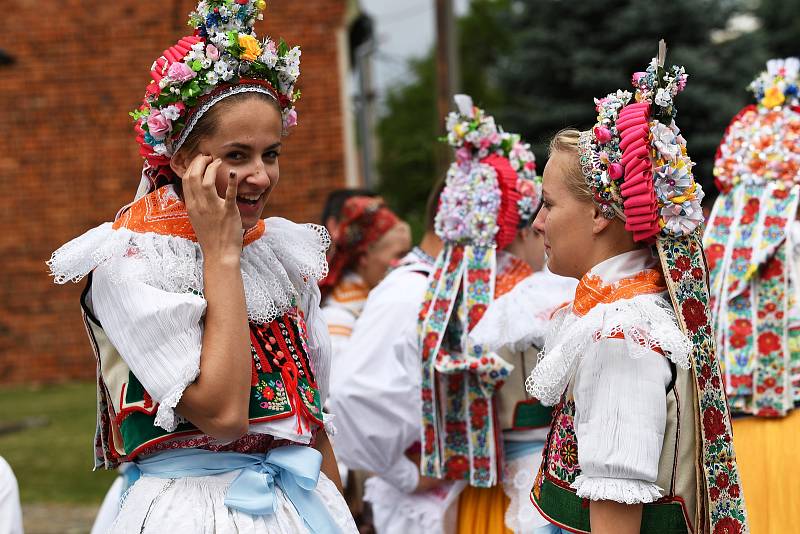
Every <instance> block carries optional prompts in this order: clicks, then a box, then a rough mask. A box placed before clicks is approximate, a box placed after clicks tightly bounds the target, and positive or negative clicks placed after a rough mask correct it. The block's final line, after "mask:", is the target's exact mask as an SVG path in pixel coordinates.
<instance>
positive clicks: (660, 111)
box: [579, 42, 703, 242]
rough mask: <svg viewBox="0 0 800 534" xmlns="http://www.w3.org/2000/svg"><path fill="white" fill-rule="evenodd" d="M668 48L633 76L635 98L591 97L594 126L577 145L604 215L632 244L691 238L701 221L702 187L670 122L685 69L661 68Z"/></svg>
mask: <svg viewBox="0 0 800 534" xmlns="http://www.w3.org/2000/svg"><path fill="white" fill-rule="evenodd" d="M665 54H666V48H665V47H664V46H663V42H662V46H661V48H660V50H659V56H658V58H653V61H652V62H651V63H650V65H648V67H647V69H646V70H645V71H644V72H637V73H635V74H634V75H633V78H632V84H633V87H634V88H635V97H634V95H633V94H631V93H630V92H629V91H622V90H620V91H617V92H616V93H611V94H609V95H607V96H606V97H605V98H601V99H595V105H596V108H597V112H598V115H597V123H596V124H595V126H594V128H592V129H591V130H590V131H587V132H583V133H582V134H581V137H580V141H579V154H580V163H581V169H582V170H583V174H584V177H585V178H586V183H587V185H588V186H589V187H590V189H591V191H592V193H593V196H594V201H595V203H596V204H597V206H598V207H599V208H600V209H601V210H602V212H603V214H604V215H605V216H606V217H607V218H609V219H612V218H614V217H620V218H621V219H623V220H624V221H625V228H626V229H627V230H628V231H630V232H632V233H633V236H634V239H635V240H636V241H642V242H653V241H654V240H655V238H656V237H657V236H658V235H659V234H662V235H674V236H681V235H686V234H690V233H691V232H693V231H694V230H695V228H697V226H698V225H699V224H700V222H701V221H702V219H703V213H702V209H701V207H700V202H701V200H702V199H703V190H702V188H701V187H700V184H698V183H696V182H695V180H694V176H693V175H692V167H693V166H694V163H693V162H692V160H691V159H690V158H689V156H688V155H687V152H686V140H685V139H684V138H683V136H681V133H680V130H679V129H678V127H677V125H676V124H675V120H674V118H675V115H676V112H677V110H676V108H675V105H674V102H673V99H674V98H675V96H677V94H678V93H680V92H681V91H682V90H683V89H684V87H685V86H686V78H687V76H686V72H685V71H684V69H683V67H676V66H673V67H671V68H670V69H665V68H664V67H663V58H664V55H665Z"/></svg>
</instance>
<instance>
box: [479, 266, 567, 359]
mask: <svg viewBox="0 0 800 534" xmlns="http://www.w3.org/2000/svg"><path fill="white" fill-rule="evenodd" d="M576 284H577V282H576V281H575V280H574V279H572V278H562V277H558V276H555V275H552V274H546V273H541V272H540V273H534V274H532V275H530V276H528V277H526V278H525V279H523V280H522V281H521V282H520V283H518V284H517V285H516V286H515V287H514V288H513V289H512V290H511V291H509V292H508V293H506V294H505V295H503V296H501V297H499V298H497V300H495V301H494V302H492V304H491V305H490V306H489V308H488V309H487V310H486V313H485V314H484V315H483V317H482V318H481V320H480V322H478V324H477V325H476V326H475V328H474V329H473V330H472V332H470V338H471V340H472V341H473V342H474V343H475V344H476V345H482V346H484V348H487V349H488V350H491V351H494V352H498V351H500V350H502V349H504V348H505V349H509V350H511V351H514V352H521V351H525V350H527V349H529V348H531V347H533V346H536V347H542V346H543V345H544V339H545V335H546V333H547V329H548V326H549V325H550V318H551V317H552V315H553V312H555V311H556V310H557V309H558V308H559V307H560V306H562V305H564V304H566V303H568V302H569V301H570V300H572V298H573V296H574V295H575V285H576ZM521 316H523V317H525V320H524V321H521V320H520V317H521Z"/></svg>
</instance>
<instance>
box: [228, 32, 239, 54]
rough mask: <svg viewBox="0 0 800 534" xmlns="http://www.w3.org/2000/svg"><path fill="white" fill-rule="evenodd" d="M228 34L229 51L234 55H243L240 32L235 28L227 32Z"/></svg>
mask: <svg viewBox="0 0 800 534" xmlns="http://www.w3.org/2000/svg"><path fill="white" fill-rule="evenodd" d="M227 35H228V42H229V43H230V45H228V52H230V54H231V55H232V56H234V57H239V56H241V55H242V47H241V46H239V34H238V33H237V32H235V31H233V30H231V31H229V32H228V33H227Z"/></svg>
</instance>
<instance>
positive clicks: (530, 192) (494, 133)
mask: <svg viewBox="0 0 800 534" xmlns="http://www.w3.org/2000/svg"><path fill="white" fill-rule="evenodd" d="M454 100H455V102H456V107H457V108H458V111H454V112H451V113H450V114H448V116H447V119H446V127H447V137H446V138H445V140H446V141H447V143H448V144H449V145H450V146H452V147H453V148H455V149H456V162H455V163H454V164H453V165H452V166H451V168H450V170H449V171H448V184H451V182H452V184H451V185H452V187H451V188H450V192H449V193H448V194H447V195H446V197H447V198H448V199H449V200H452V201H453V202H452V203H451V202H450V201H449V200H448V202H447V205H448V206H449V207H450V208H452V210H453V213H452V214H451V216H449V217H447V216H445V214H444V211H446V210H440V212H442V218H441V220H442V221H444V220H448V221H450V222H451V223H453V224H452V225H451V227H450V229H449V230H446V229H445V228H444V227H442V228H441V230H442V232H443V234H440V235H446V236H449V237H447V238H446V239H449V240H453V241H459V240H463V239H465V238H466V237H467V236H468V235H471V236H473V237H474V238H476V239H477V241H486V240H487V239H490V238H493V237H494V236H495V234H497V232H498V231H499V230H500V228H499V226H498V224H497V217H494V219H495V221H494V222H492V221H489V218H490V217H489V216H488V214H481V213H480V212H481V211H485V210H487V209H488V210H489V211H492V210H493V208H494V205H495V204H497V209H499V211H500V214H499V215H500V219H501V220H503V219H506V220H507V221H508V218H507V217H504V215H511V214H507V213H506V212H508V211H509V210H508V208H507V207H508V206H512V205H513V206H515V207H516V213H515V214H513V215H514V217H513V218H514V220H515V222H516V224H515V228H514V231H516V229H519V228H524V227H526V226H529V225H530V224H531V223H532V222H533V218H534V216H535V215H536V210H537V208H538V207H539V203H540V201H541V197H542V194H541V190H542V180H541V177H540V176H538V175H537V174H536V157H535V156H534V154H533V152H532V151H531V149H530V145H529V144H528V143H524V142H523V141H522V139H521V138H520V136H519V135H518V134H513V133H508V132H505V131H503V129H502V127H500V126H498V125H497V124H496V123H495V120H494V117H492V116H491V115H488V114H487V113H486V112H485V111H484V110H482V109H481V108H479V107H477V106H475V105H473V102H472V98H470V97H469V96H467V95H456V96H455V98H454ZM491 156H495V158H492V161H496V159H497V157H499V158H505V159H506V160H507V162H508V164H509V165H510V167H511V169H512V170H513V171H514V173H516V179H515V180H514V183H513V184H511V183H510V180H503V179H501V180H500V181H499V183H497V184H494V183H492V182H493V181H497V179H498V176H496V174H497V170H498V169H493V170H488V169H483V170H481V169H480V168H478V167H476V166H475V165H473V163H475V162H479V161H481V160H486V159H487V158H490V157H491ZM501 166H502V164H501ZM458 173H461V175H460V176H456V175H457V174H458ZM481 173H484V175H482V174H481ZM487 173H488V175H490V176H486V174H487ZM493 173H494V176H493V177H492V176H491V175H492V174H493ZM509 177H510V174H509ZM492 178H493V179H492ZM500 178H502V177H500ZM495 185H496V186H497V187H495ZM451 195H453V196H454V197H458V198H453V199H450V196H451ZM468 197H476V198H477V197H480V198H483V199H484V201H483V202H482V203H480V206H474V207H475V208H479V209H478V211H477V212H473V211H472V210H471V209H468V210H466V211H465V210H464V207H465V206H466V205H467V204H470V203H469V202H467V204H465V203H464V201H465V200H466V199H467V198H468ZM489 197H496V198H493V201H489V200H488V198H489ZM511 197H513V203H512V202H509V200H511ZM494 201H496V202H494ZM450 204H452V205H450ZM442 207H445V204H442ZM473 215H474V216H475V217H474V220H472V221H471V223H467V224H465V222H466V221H468V220H470V217H471V216H473ZM506 226H508V224H507V225H506ZM508 230H509V231H510V230H511V229H510V228H509V229H508Z"/></svg>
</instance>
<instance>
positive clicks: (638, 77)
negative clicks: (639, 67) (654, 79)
mask: <svg viewBox="0 0 800 534" xmlns="http://www.w3.org/2000/svg"><path fill="white" fill-rule="evenodd" d="M645 76H647V73H646V72H634V73H633V76H632V77H631V83H632V84H633V86H634V87H639V85H640V84H641V82H642V80H643V79H644V77H645Z"/></svg>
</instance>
